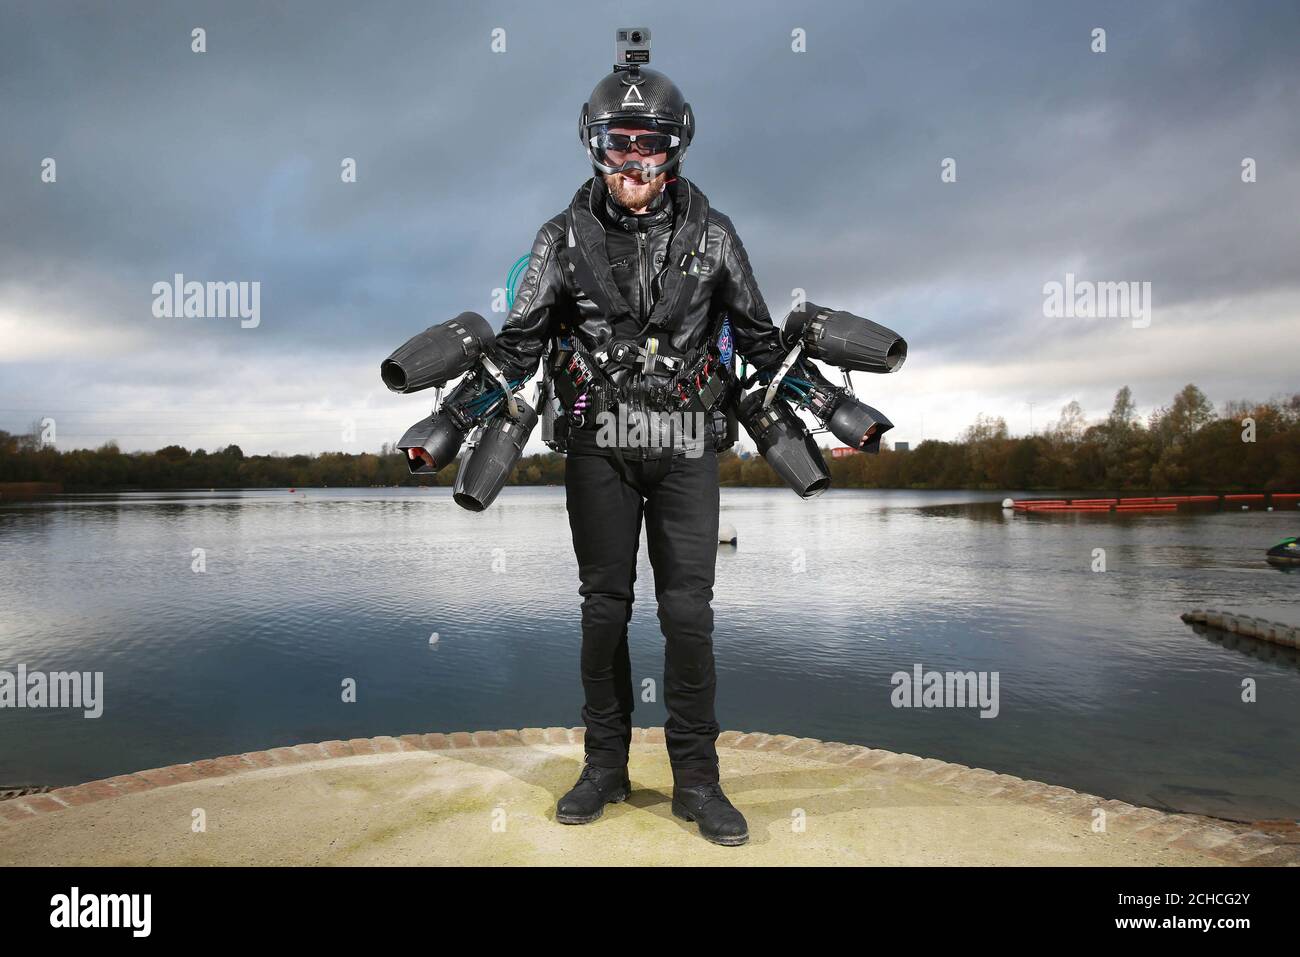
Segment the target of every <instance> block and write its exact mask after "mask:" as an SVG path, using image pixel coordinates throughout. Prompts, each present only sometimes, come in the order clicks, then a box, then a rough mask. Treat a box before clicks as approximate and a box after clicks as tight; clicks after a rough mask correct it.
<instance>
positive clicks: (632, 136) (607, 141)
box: [590, 131, 682, 156]
mask: <svg viewBox="0 0 1300 957" xmlns="http://www.w3.org/2000/svg"><path fill="white" fill-rule="evenodd" d="M590 142H591V148H592V149H593V150H594V151H596V152H597V153H605V154H609V153H622V154H628V153H635V154H636V155H637V156H654V155H655V154H656V153H667V152H668V151H669V150H671V149H676V148H677V147H678V146H680V145H681V143H682V138H681V137H680V136H676V135H674V134H672V133H660V132H657V131H647V132H645V133H610V132H607V131H602V132H599V133H597V134H596V135H595V136H593V137H592V138H591V140H590Z"/></svg>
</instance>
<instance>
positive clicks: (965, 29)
mask: <svg viewBox="0 0 1300 957" xmlns="http://www.w3.org/2000/svg"><path fill="white" fill-rule="evenodd" d="M633 22H636V23H644V24H645V25H648V26H650V27H651V29H652V31H653V34H654V65H655V66H656V67H657V68H660V69H662V70H664V71H665V72H667V73H668V74H669V75H670V76H672V77H673V78H674V79H675V80H676V81H677V82H678V84H679V85H680V86H681V87H682V88H683V90H684V91H685V93H686V95H687V98H688V99H689V100H690V101H691V102H692V105H693V107H694V109H695V112H696V115H697V117H698V121H699V135H698V137H697V139H696V142H695V144H694V145H693V147H692V149H691V152H690V155H689V157H688V159H687V161H686V165H685V172H686V174H687V175H688V176H689V177H690V178H692V179H693V180H694V181H696V182H697V183H698V184H699V185H700V186H701V188H703V189H704V191H705V192H706V193H707V194H708V195H709V197H710V199H711V200H712V201H713V202H714V203H715V205H717V206H718V207H719V208H721V209H723V210H724V211H726V212H727V213H728V215H730V216H731V218H732V219H733V220H734V221H735V223H736V225H737V227H738V228H739V230H740V232H741V235H742V237H743V239H744V242H745V244H746V247H747V249H748V251H749V255H750V257H751V260H752V261H753V264H754V267H755V271H756V274H757V276H758V279H759V281H760V283H761V284H762V286H763V291H764V293H765V296H766V298H767V300H768V303H769V305H770V306H771V309H772V312H773V315H774V317H775V318H776V319H777V321H779V320H780V318H781V317H782V316H783V315H784V313H785V312H786V311H787V309H788V308H789V301H790V297H791V295H792V290H795V289H803V290H806V292H807V294H808V296H809V297H810V298H812V299H814V300H815V301H818V302H822V303H824V304H831V305H838V306H842V307H844V308H849V309H853V310H854V311H859V312H862V313H865V314H869V315H871V316H872V317H873V318H876V319H878V320H879V321H882V322H885V323H887V324H889V325H892V326H894V327H895V328H898V329H899V330H900V331H902V332H904V334H906V335H907V336H908V338H909V340H910V342H911V345H912V358H911V359H910V360H909V364H908V367H907V368H906V369H905V370H904V372H903V373H902V374H901V375H899V376H897V377H890V379H889V380H887V381H885V382H881V383H879V385H880V391H878V392H873V393H872V394H873V395H884V396H886V397H888V399H889V401H891V402H893V403H895V405H894V406H893V407H891V409H890V411H891V415H892V417H893V418H895V420H896V421H898V422H899V429H898V434H899V436H900V437H902V438H908V437H912V438H913V439H915V438H919V437H920V433H919V432H918V431H917V429H918V428H919V426H915V425H913V427H911V428H909V423H911V422H913V420H916V419H921V420H928V421H926V424H925V433H926V434H927V435H931V436H937V437H947V436H948V435H951V434H953V433H954V432H955V431H956V429H957V428H959V426H960V425H961V424H962V423H963V422H966V421H969V419H970V418H971V417H973V414H974V412H975V411H978V410H979V409H983V410H984V411H988V412H993V413H999V414H1006V415H1007V416H1008V417H1009V418H1011V417H1012V416H1014V415H1018V414H1020V412H1018V411H1017V410H1023V408H1024V405H1025V403H1027V402H1040V403H1042V405H1043V406H1044V407H1047V408H1050V407H1051V405H1052V403H1053V402H1055V401H1057V400H1058V399H1063V398H1069V397H1071V396H1074V395H1079V396H1080V397H1082V398H1083V399H1084V400H1085V401H1084V405H1085V407H1086V408H1088V409H1089V411H1090V412H1092V413H1093V414H1094V415H1095V414H1099V413H1100V412H1102V411H1104V409H1101V408H1099V407H1098V406H1099V405H1100V404H1101V403H1104V402H1105V401H1106V400H1107V398H1108V396H1109V395H1110V394H1112V393H1113V392H1114V390H1115V389H1116V388H1117V387H1118V386H1119V385H1121V384H1124V382H1125V381H1128V382H1129V384H1131V385H1133V386H1134V389H1135V391H1136V392H1137V394H1138V396H1139V399H1140V400H1142V401H1143V402H1145V403H1147V404H1154V403H1157V402H1160V401H1164V400H1166V399H1167V398H1168V396H1169V395H1170V394H1172V390H1173V389H1174V388H1176V387H1177V386H1178V385H1181V384H1182V382H1184V381H1187V380H1188V379H1194V380H1195V381H1197V382H1198V384H1200V385H1201V386H1202V387H1203V388H1205V389H1206V390H1207V392H1209V393H1210V395H1211V396H1212V397H1214V398H1216V399H1219V400H1224V399H1228V398H1235V397H1238V396H1242V395H1249V396H1253V397H1259V398H1263V397H1266V396H1267V395H1269V394H1270V393H1274V392H1277V391H1279V390H1282V389H1285V388H1287V387H1288V386H1290V385H1292V382H1293V376H1291V377H1288V371H1289V367H1291V366H1293V365H1294V362H1293V357H1292V359H1291V360H1287V361H1282V360H1280V359H1279V358H1278V355H1277V351H1278V350H1277V349H1276V348H1274V349H1272V350H1269V349H1268V348H1267V344H1268V343H1270V342H1275V341H1276V340H1278V339H1279V338H1280V339H1282V340H1283V341H1284V342H1286V343H1292V342H1294V341H1295V337H1296V333H1297V332H1300V310H1298V309H1297V305H1298V304H1300V296H1298V295H1297V269H1296V264H1297V262H1300V255H1298V254H1300V239H1298V234H1297V230H1296V226H1295V210H1296V199H1297V197H1298V196H1300V160H1298V159H1297V156H1300V150H1298V147H1300V123H1297V122H1296V119H1295V117H1296V104H1297V102H1300V57H1297V56H1296V55H1295V49H1294V44H1295V38H1296V37H1297V36H1300V7H1298V6H1297V5H1296V4H1294V3H1290V2H1285V0H1279V2H1272V3H1264V2H1243V3H1234V4H1231V5H1228V4H1221V3H1208V2H1207V3H1190V2H1167V3H1159V2H1151V3H1143V4H1131V3H1101V4H1096V3H1090V4H1086V5H1085V4H1077V5H1073V6H1066V5H1063V4H1041V3H1030V2H1015V3H1012V2H1007V3H998V4H982V5H976V4H970V3H964V2H944V3H939V2H923V3H901V2H900V3H872V4H858V3H836V4H832V3H818V4H813V5H799V6H796V5H792V4H789V3H770V2H769V3H738V2H737V3H731V2H729V3H714V4H700V3H684V2H668V3H661V4H656V5H653V6H652V7H642V6H637V5H630V4H609V3H599V4H597V3H565V4H562V5H561V4H533V3H477V4H461V3H448V2H435V3H417V2H408V3H401V4H397V3H379V4H351V3H333V2H302V3H275V4H270V3H251V2H248V3H244V2H240V3H229V2H223V3H210V4H186V5H178V4H174V3H140V2H137V3H132V4H131V5H130V6H129V7H124V6H121V5H106V4H102V3H63V2H49V3H20V2H13V0H10V2H8V3H6V4H5V5H4V7H3V9H2V10H0V120H2V121H3V128H4V136H3V138H0V197H2V199H3V202H2V203H0V211H2V212H3V216H2V217H0V333H2V334H3V336H4V340H5V341H3V342H0V375H2V376H3V380H4V381H3V384H2V385H0V428H7V429H10V430H16V429H22V428H26V427H27V425H28V424H29V422H30V420H31V418H32V417H33V416H34V415H37V414H39V411H40V410H41V409H50V410H54V411H60V412H63V413H65V421H67V422H68V423H69V424H68V427H66V428H64V429H63V431H64V432H65V433H67V434H69V435H71V436H86V437H87V441H86V442H79V441H77V440H73V441H72V443H71V444H91V443H92V442H93V441H95V439H96V438H99V439H101V440H102V438H105V437H109V433H113V432H116V433H119V434H121V435H123V436H132V437H133V438H131V439H128V438H123V439H122V444H123V446H124V447H128V446H129V447H152V446H154V445H160V444H164V443H165V441H173V440H174V441H180V442H183V443H184V444H188V445H191V446H197V445H204V444H207V445H216V444H221V443H220V442H219V439H221V438H222V437H223V434H228V436H229V439H228V440H230V441H239V442H240V443H241V444H242V445H243V446H244V447H245V448H246V449H248V450H266V449H270V448H278V449H282V450H285V451H297V450H307V451H310V450H315V449H326V448H336V447H338V446H339V443H338V442H337V441H336V440H335V438H334V437H333V436H331V435H330V430H331V429H333V427H334V419H337V418H338V415H337V414H336V413H340V412H342V411H344V410H352V411H353V412H354V413H355V412H359V413H360V414H361V415H362V416H363V422H362V429H361V444H362V445H363V446H364V447H366V448H375V447H377V446H378V445H379V443H380V442H381V441H384V440H385V439H391V438H393V437H394V436H395V435H396V434H400V430H401V428H402V426H403V425H404V424H405V420H407V419H414V418H416V417H417V416H418V415H419V414H422V407H420V406H419V404H418V403H416V404H413V403H412V401H411V400H394V399H393V398H392V397H389V396H388V395H387V393H385V392H384V391H383V389H382V386H380V385H379V383H378V377H377V375H376V370H377V366H378V362H379V359H381V358H382V357H383V356H384V355H385V354H387V353H388V352H389V351H391V349H392V348H394V347H395V346H396V345H397V344H398V343H399V342H400V341H401V340H402V339H404V338H405V337H407V336H409V335H410V334H412V333H414V332H416V331H418V330H419V329H421V328H423V327H424V326H426V325H429V324H430V323H432V322H436V321H440V320H442V319H444V318H448V317H450V316H452V315H454V314H456V313H458V312H460V311H463V310H465V309H472V310H476V311H480V312H483V313H484V314H485V315H488V317H489V318H490V319H491V321H492V322H493V324H494V325H499V324H500V322H501V320H502V318H503V317H502V316H501V315H500V314H497V313H492V312H490V311H489V310H490V309H491V305H492V296H493V291H494V290H495V289H496V288H498V287H500V286H503V285H504V283H505V277H506V273H507V271H508V270H509V268H510V266H511V264H512V263H513V262H514V260H515V259H516V258H517V257H519V256H520V255H522V254H524V253H526V252H527V250H528V248H529V245H530V243H531V240H532V237H533V235H534V233H535V232H536V229H537V227H538V225H540V223H541V222H542V221H543V220H545V219H546V218H548V217H550V216H551V215H553V214H554V213H556V212H558V211H559V210H560V209H561V208H562V207H563V206H564V205H565V203H566V202H567V201H568V199H569V197H570V196H571V195H572V194H573V192H574V190H576V188H577V187H578V186H579V185H580V183H581V182H582V180H583V179H584V178H586V177H587V176H588V175H590V167H589V166H587V164H586V162H585V159H584V157H583V154H582V152H581V148H580V146H579V144H578V141H577V136H576V123H577V115H578V109H579V106H580V105H581V103H582V101H583V99H584V97H585V96H586V94H587V93H588V91H589V90H590V89H591V87H592V86H593V85H594V84H595V82H596V81H597V80H598V79H599V78H600V76H601V75H602V74H603V73H604V72H606V71H607V70H608V67H609V63H610V61H611V54H612V32H613V29H614V27H616V26H620V25H630V24H631V23H633ZM196 27H201V28H203V29H204V30H205V31H206V35H207V36H206V39H207V52H205V53H202V54H199V53H194V52H191V49H190V31H191V30H192V29H194V28H196ZM1097 27H1100V28H1104V29H1105V30H1106V39H1107V50H1106V52H1105V53H1103V54H1098V53H1094V52H1092V51H1091V50H1090V47H1089V43H1090V33H1091V31H1092V30H1093V29H1094V28H1097ZM498 29H499V30H503V31H504V38H505V44H506V51H505V52H504V53H495V52H493V51H492V49H491V40H492V34H493V31H494V30H498ZM795 30H802V31H804V33H805V35H806V44H807V52H803V53H796V52H793V51H792V49H791V35H792V31H795ZM45 157H53V158H54V159H55V160H56V162H57V164H58V166H57V169H58V181H57V183H55V184H46V183H42V182H41V180H40V177H39V172H40V163H41V161H42V160H43V159H44V158H45ZM344 157H351V158H354V159H355V160H356V162H357V169H358V181H357V182H356V183H355V184H344V183H342V182H341V181H340V175H339V174H340V163H341V161H342V160H343V158H344ZM946 157H951V158H953V159H954V160H955V161H956V169H957V181H956V182H954V183H942V182H941V181H940V176H939V173H940V163H941V161H942V160H943V159H944V158H946ZM1245 157H1252V158H1253V159H1254V160H1255V161H1256V162H1257V164H1258V182H1256V183H1253V184H1243V183H1242V181H1241V176H1240V171H1241V163H1242V160H1243V158H1245ZM1067 271H1071V272H1074V273H1076V274H1078V275H1080V276H1081V277H1085V278H1091V279H1097V280H1133V281H1149V282H1151V283H1152V286H1153V289H1154V299H1155V308H1156V310H1157V312H1156V320H1155V322H1154V323H1153V326H1152V329H1150V330H1143V331H1142V332H1141V333H1139V331H1138V330H1128V331H1127V332H1121V331H1120V330H1119V329H1118V328H1117V327H1116V326H1115V325H1114V324H1111V325H1106V324H1105V323H1101V322H1092V323H1082V322H1081V323H1064V322H1060V321H1053V320H1048V319H1045V318H1044V316H1043V311H1042V304H1043V292H1042V288H1043V284H1044V283H1047V282H1051V281H1059V280H1061V279H1063V277H1064V274H1065V273H1066V272H1067ZM175 273H182V274H184V276H185V277H186V278H187V279H198V280H235V281H241V280H242V281H254V280H256V281H259V282H261V284H262V302H261V309H262V324H261V325H260V326H259V327H258V328H257V329H255V330H241V329H240V328H239V326H238V323H237V322H234V321H224V320H165V319H157V318H154V317H153V316H152V314H151V312H150V305H151V301H152V294H151V292H150V290H151V287H152V285H153V284H154V283H155V282H159V281H164V282H165V281H170V280H171V278H172V276H173V275H174V274H175ZM1162 322H1163V323H1164V327H1163V331H1161V324H1162ZM1225 324H1226V325H1228V326H1230V327H1231V328H1232V330H1236V331H1238V332H1239V335H1237V337H1236V340H1235V341H1236V343H1237V347H1238V348H1239V350H1240V354H1238V355H1236V356H1235V357H1234V360H1233V361H1231V362H1224V361H1222V356H1219V357H1216V356H1213V355H1212V354H1209V353H1208V352H1207V350H1208V349H1210V348H1211V345H1212V344H1213V343H1214V342H1215V341H1217V340H1216V338H1215V337H1216V336H1218V337H1219V338H1220V339H1222V340H1224V341H1226V340H1228V339H1230V338H1232V337H1231V336H1230V335H1229V332H1230V330H1228V329H1225V328H1224V326H1225ZM1147 333H1150V334H1147ZM1036 370H1037V371H1036ZM1121 375H1123V376H1127V378H1125V379H1121V378H1120V377H1121ZM909 377H910V378H909ZM877 384H878V383H876V382H872V383H871V385H872V386H873V387H875V386H876V385H877ZM858 385H859V389H860V390H861V389H862V388H863V386H864V385H866V383H863V382H859V383H858ZM882 401H883V400H882ZM896 410H902V413H903V414H902V415H900V414H899V413H898V411H896ZM146 412H147V413H148V416H149V418H148V419H147V420H148V421H149V422H150V423H152V424H151V425H150V426H148V430H149V431H147V430H146V429H145V427H142V426H139V425H138V424H135V423H138V422H139V421H141V419H142V418H143V417H145V413H146ZM96 416H98V417H96ZM259 423H260V424H261V428H259V427H258V426H259ZM1013 425H1014V423H1013ZM241 436H242V437H241ZM155 438H156V439H157V441H155ZM61 444H68V443H64V442H61Z"/></svg>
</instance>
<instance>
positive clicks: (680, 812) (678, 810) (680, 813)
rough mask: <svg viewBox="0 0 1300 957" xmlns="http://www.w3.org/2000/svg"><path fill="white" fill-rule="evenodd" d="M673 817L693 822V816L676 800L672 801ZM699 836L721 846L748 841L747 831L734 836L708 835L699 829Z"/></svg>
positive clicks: (737, 844) (736, 845) (734, 845)
mask: <svg viewBox="0 0 1300 957" xmlns="http://www.w3.org/2000/svg"><path fill="white" fill-rule="evenodd" d="M673 817H679V818H681V819H682V820H683V821H690V822H691V823H695V817H694V815H692V814H691V813H690V812H689V811H687V810H686V808H684V807H682V806H681V805H680V804H678V803H677V802H676V801H674V802H673ZM700 837H702V838H704V839H705V840H706V841H708V842H709V843H710V844H720V845H721V846H723V847H739V846H740V845H741V844H747V843H749V831H746V832H745V833H744V834H737V835H735V836H734V837H709V835H707V834H705V833H704V831H703V830H701V831H700Z"/></svg>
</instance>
